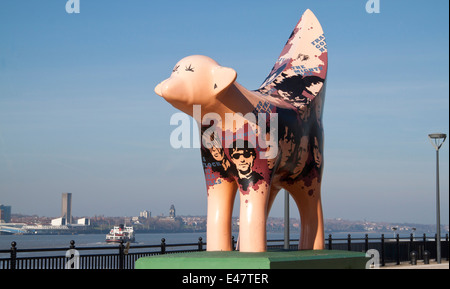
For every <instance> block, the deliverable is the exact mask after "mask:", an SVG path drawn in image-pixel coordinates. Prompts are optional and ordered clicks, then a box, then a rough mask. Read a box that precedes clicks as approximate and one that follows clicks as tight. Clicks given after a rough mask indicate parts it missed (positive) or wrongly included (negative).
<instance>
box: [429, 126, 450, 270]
mask: <svg viewBox="0 0 450 289" xmlns="http://www.w3.org/2000/svg"><path fill="white" fill-rule="evenodd" d="M428 137H429V138H430V141H431V144H432V145H433V147H434V148H435V149H436V263H438V264H441V205H440V196H439V195H440V193H439V149H440V148H441V146H442V145H443V144H444V142H445V139H446V138H447V135H446V134H443V133H432V134H429V135H428ZM433 141H434V142H433Z"/></svg>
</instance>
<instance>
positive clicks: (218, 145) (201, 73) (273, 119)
mask: <svg viewBox="0 0 450 289" xmlns="http://www.w3.org/2000/svg"><path fill="white" fill-rule="evenodd" d="M327 63H328V53H327V45H326V41H325V36H324V34H323V30H322V27H321V25H320V24H319V21H318V20H317V18H316V17H315V16H314V14H313V13H312V12H311V11H310V10H307V11H306V12H305V13H304V14H303V16H302V17H301V19H300V21H299V22H298V24H297V26H296V27H295V29H294V31H293V32H292V34H291V36H290V38H289V40H288V41H287V43H286V45H285V47H284V49H283V51H282V52H281V55H280V57H279V58H278V60H277V61H276V63H275V65H274V67H273V69H272V71H271V72H270V74H269V76H268V77H267V78H266V79H265V80H264V82H263V84H262V85H261V87H260V88H259V89H257V90H253V91H251V90H247V89H246V88H244V87H243V86H241V85H240V84H239V83H237V82H236V77H237V74H236V72H235V71H234V70H233V69H231V68H227V67H222V66H220V65H219V64H218V63H217V62H216V61H214V60H213V59H211V58H208V57H206V56H199V55H194V56H189V57H186V58H184V59H182V60H180V61H179V62H178V63H177V64H176V65H175V67H174V68H173V71H172V75H171V76H170V78H168V79H167V80H165V81H163V82H161V83H160V84H159V85H158V86H157V87H156V88H155V92H156V93H157V94H158V95H160V96H162V97H163V98H164V99H166V100H167V101H168V102H169V103H170V104H172V105H173V106H174V107H176V108H178V109H180V110H181V111H183V112H185V113H187V114H189V115H191V116H193V117H194V119H195V120H196V121H197V122H198V124H199V127H200V128H201V144H202V145H201V155H202V162H203V167H204V171H205V179H206V187H207V195H208V211H207V214H208V217H207V250H208V251H228V250H232V245H231V241H230V240H231V239H230V238H231V217H232V210H233V203H234V199H235V196H236V192H237V191H239V192H240V218H239V221H240V224H239V227H240V229H239V250H240V251H241V252H263V251H266V220H267V217H268V214H269V211H270V208H271V206H272V204H273V201H274V199H275V197H276V195H277V193H278V192H279V191H280V189H282V188H284V189H286V190H287V191H288V192H289V193H290V195H291V196H292V197H293V199H294V200H295V202H296V204H297V206H298V208H299V212H300V218H301V233H300V242H299V249H323V248H324V231H323V214H322V205H321V194H320V191H321V180H322V171H323V127H322V110H323V102H324V97H325V80H326V75H327Z"/></svg>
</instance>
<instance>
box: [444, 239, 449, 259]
mask: <svg viewBox="0 0 450 289" xmlns="http://www.w3.org/2000/svg"><path fill="white" fill-rule="evenodd" d="M445 244H446V245H445V250H447V261H448V251H449V250H448V248H449V245H448V234H445Z"/></svg>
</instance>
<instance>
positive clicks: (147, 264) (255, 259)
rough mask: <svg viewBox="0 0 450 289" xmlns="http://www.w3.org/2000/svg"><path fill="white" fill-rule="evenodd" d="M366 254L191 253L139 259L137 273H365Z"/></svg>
mask: <svg viewBox="0 0 450 289" xmlns="http://www.w3.org/2000/svg"><path fill="white" fill-rule="evenodd" d="M369 259H370V258H368V257H366V254H365V253H359V252H349V251H338V250H331V251H330V250H318V251H313V250H305V251H284V250H278V251H269V252H264V253H241V252H239V251H232V252H192V253H177V254H166V255H158V256H152V257H144V258H140V259H138V260H137V261H136V263H135V268H136V269H364V268H365V266H366V263H367V261H369Z"/></svg>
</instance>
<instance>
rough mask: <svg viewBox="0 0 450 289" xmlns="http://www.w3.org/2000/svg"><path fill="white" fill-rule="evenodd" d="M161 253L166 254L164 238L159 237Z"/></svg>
mask: <svg viewBox="0 0 450 289" xmlns="http://www.w3.org/2000/svg"><path fill="white" fill-rule="evenodd" d="M161 254H166V239H164V238H162V239H161Z"/></svg>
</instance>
